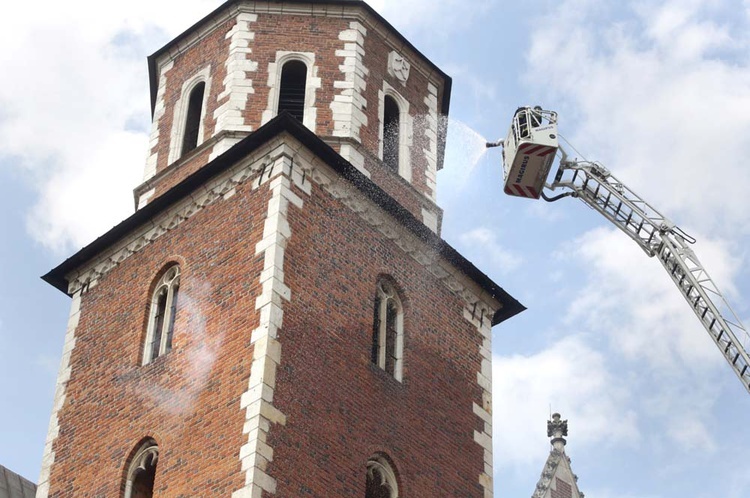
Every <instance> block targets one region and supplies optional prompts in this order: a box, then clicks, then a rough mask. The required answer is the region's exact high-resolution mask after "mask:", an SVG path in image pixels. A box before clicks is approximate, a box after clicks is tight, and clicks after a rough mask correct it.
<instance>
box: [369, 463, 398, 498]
mask: <svg viewBox="0 0 750 498" xmlns="http://www.w3.org/2000/svg"><path fill="white" fill-rule="evenodd" d="M365 498H398V483H397V482H396V473H395V472H394V471H393V469H392V468H391V465H390V464H389V463H388V461H387V460H386V459H385V458H383V457H382V456H376V457H373V458H370V459H369V460H368V461H367V478H366V484H365Z"/></svg>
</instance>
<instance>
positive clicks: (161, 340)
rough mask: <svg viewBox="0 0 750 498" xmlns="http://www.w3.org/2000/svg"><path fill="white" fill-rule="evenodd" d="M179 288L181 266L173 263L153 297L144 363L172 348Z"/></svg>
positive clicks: (158, 284)
mask: <svg viewBox="0 0 750 498" xmlns="http://www.w3.org/2000/svg"><path fill="white" fill-rule="evenodd" d="M179 290H180V267H179V266H178V265H173V266H171V267H169V269H167V271H165V272H164V275H162V277H161V278H160V279H159V282H158V283H157V284H156V288H155V289H154V294H153V295H152V297H151V309H150V311H149V319H148V329H147V331H146V347H145V348H144V351H143V364H144V365H145V364H146V363H149V362H150V361H152V360H155V359H156V358H158V357H159V356H161V355H163V354H164V353H166V352H168V351H169V350H171V349H172V334H173V333H174V321H175V317H176V315H177V296H178V294H179Z"/></svg>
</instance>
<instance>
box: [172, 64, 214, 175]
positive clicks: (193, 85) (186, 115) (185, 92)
mask: <svg viewBox="0 0 750 498" xmlns="http://www.w3.org/2000/svg"><path fill="white" fill-rule="evenodd" d="M210 88H211V68H210V66H208V67H205V68H204V69H203V70H201V71H200V72H199V73H197V74H196V75H194V76H193V77H192V78H190V79H188V80H187V81H185V82H184V83H183V84H182V90H181V92H180V98H179V100H178V101H177V103H176V104H175V106H174V115H173V117H172V133H171V137H170V144H169V157H168V162H169V163H170V164H171V163H173V162H174V161H176V160H178V159H180V158H181V157H182V156H184V155H186V154H188V153H190V152H191V151H192V150H194V149H196V148H197V147H198V146H199V145H201V144H202V143H203V142H204V133H205V132H204V126H203V123H204V121H205V119H206V106H207V105H208V95H209V92H210Z"/></svg>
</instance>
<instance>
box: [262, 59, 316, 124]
mask: <svg viewBox="0 0 750 498" xmlns="http://www.w3.org/2000/svg"><path fill="white" fill-rule="evenodd" d="M317 74H318V67H317V66H316V65H315V53H313V52H288V51H281V50H280V51H277V52H276V60H275V61H273V62H270V63H269V64H268V107H267V108H266V110H264V111H263V116H262V119H261V124H266V123H267V122H269V121H270V120H271V119H273V118H274V117H275V116H277V115H279V114H280V113H281V112H283V111H284V110H287V111H289V112H290V113H291V114H292V115H293V116H294V117H295V118H297V119H299V120H300V121H301V122H302V124H303V125H305V127H306V128H308V129H310V130H312V131H315V124H316V121H317V118H318V110H317V108H316V107H315V98H316V93H317V90H318V88H320V87H321V80H320V78H319V77H318V76H317Z"/></svg>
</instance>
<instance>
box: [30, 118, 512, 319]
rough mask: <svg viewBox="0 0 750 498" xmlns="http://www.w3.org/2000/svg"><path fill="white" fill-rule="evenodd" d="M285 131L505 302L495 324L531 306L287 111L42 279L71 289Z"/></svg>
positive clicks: (501, 301)
mask: <svg viewBox="0 0 750 498" xmlns="http://www.w3.org/2000/svg"><path fill="white" fill-rule="evenodd" d="M283 132H287V133H289V134H290V135H291V136H293V137H294V138H295V139H297V140H299V141H300V142H301V143H302V144H303V145H304V146H305V147H307V148H308V149H309V150H310V151H311V152H313V153H314V154H315V155H317V156H318V157H319V158H320V159H321V160H323V161H324V162H325V163H326V164H328V165H329V166H330V167H331V168H333V169H334V170H335V171H336V172H337V173H338V174H339V175H340V176H342V177H343V178H345V179H346V180H348V181H349V182H351V183H352V184H353V185H354V186H356V187H357V188H358V189H359V190H360V191H362V192H363V193H364V194H365V195H367V196H368V197H369V198H370V199H371V200H372V201H373V202H374V203H375V204H377V205H378V206H379V207H380V208H382V209H383V210H384V211H386V212H387V213H389V214H390V215H391V216H393V217H394V218H396V219H398V220H399V221H400V222H401V223H402V224H403V226H404V227H406V228H407V229H409V230H410V231H411V232H412V233H413V234H414V235H416V236H417V237H418V238H419V239H420V240H422V241H423V242H424V243H426V244H428V245H430V246H431V247H433V248H435V249H436V251H437V253H438V254H439V255H440V256H441V257H443V258H444V259H446V260H447V261H448V262H450V263H451V264H452V265H454V266H455V267H456V268H458V269H460V270H461V271H462V272H463V273H464V274H465V275H467V276H468V277H469V278H471V279H472V280H473V281H474V282H476V283H477V285H479V286H480V287H481V288H482V289H483V290H484V291H485V292H487V293H488V294H489V295H491V296H492V297H494V298H495V299H497V300H498V301H499V302H500V303H502V305H503V307H502V308H501V309H500V310H498V312H497V313H496V314H495V316H494V317H493V320H492V324H493V325H495V324H498V323H500V322H503V321H505V320H507V319H508V318H510V317H512V316H514V315H516V314H518V313H520V312H522V311H524V310H525V309H526V308H525V307H524V306H523V305H522V304H521V303H519V302H518V301H517V300H516V299H515V298H514V297H513V296H511V295H510V294H508V293H507V292H506V291H505V290H503V288H502V287H500V286H499V285H497V284H496V283H495V282H493V281H492V280H491V279H490V278H489V277H488V276H487V275H485V274H484V273H482V272H481V271H480V270H479V269H478V268H477V267H476V266H474V265H473V264H472V263H471V262H470V261H468V260H467V259H466V258H464V257H463V256H462V255H461V254H459V253H458V251H456V250H455V249H454V248H453V247H451V246H450V244H448V243H447V242H445V241H444V240H443V239H441V238H440V237H438V236H437V235H435V233H434V232H432V231H431V230H430V229H429V228H427V227H426V226H425V225H424V224H423V223H422V222H421V221H419V220H418V219H417V218H415V217H414V215H412V214H411V212H409V211H408V210H406V209H405V208H404V207H403V206H402V205H401V204H399V203H398V202H397V201H396V200H395V199H394V198H393V197H391V196H390V195H389V194H388V193H386V192H385V191H384V190H383V189H381V188H380V187H379V186H378V185H376V184H375V183H374V182H373V181H372V180H370V179H369V178H367V177H366V176H365V175H364V174H362V173H361V172H360V171H359V170H357V168H355V167H354V166H352V165H351V164H350V163H349V162H348V161H346V160H345V159H344V158H343V157H341V155H339V153H338V152H336V151H335V150H334V149H332V148H331V147H330V146H329V145H328V144H326V143H325V142H324V141H323V140H321V139H320V138H319V137H318V136H317V135H315V134H314V133H313V132H312V131H310V130H309V129H307V128H306V127H305V126H303V125H302V123H300V122H299V121H298V120H296V119H294V118H293V117H292V116H291V115H290V114H288V113H287V112H284V113H282V114H281V115H280V116H277V117H276V118H274V119H272V120H271V121H269V122H268V123H266V124H265V125H264V126H262V127H260V128H258V129H257V130H256V131H255V132H253V133H251V134H250V135H248V136H247V137H245V138H244V139H243V140H242V141H240V142H239V143H237V144H236V145H235V146H233V147H232V148H230V149H229V150H228V151H226V152H225V153H224V154H222V155H220V156H219V157H217V158H215V159H214V160H213V161H211V162H209V163H208V164H206V165H205V166H203V167H202V168H201V169H199V170H198V171H196V172H195V173H193V174H192V175H190V176H188V177H187V178H185V179H184V180H183V181H182V182H180V183H178V184H177V185H175V186H174V187H172V188H171V189H170V190H168V191H167V192H165V193H164V194H162V195H160V196H159V197H157V198H156V199H154V200H153V201H151V202H150V203H148V204H147V205H146V206H144V207H143V208H141V209H139V210H138V211H136V212H135V213H133V214H132V215H131V216H130V217H128V218H127V219H125V220H124V221H122V222H121V223H120V224H118V225H116V226H114V227H113V228H112V229H110V230H109V231H108V232H107V233H105V234H104V235H102V236H101V237H99V238H97V239H96V240H94V241H93V242H92V243H90V244H89V245H87V246H86V247H84V248H83V249H81V250H80V251H78V252H77V253H76V254H74V255H73V256H71V257H70V258H68V259H66V260H65V261H64V262H63V263H62V264H60V265H59V266H57V267H56V268H54V269H53V270H51V271H50V272H49V273H47V274H46V275H44V276H43V277H42V278H43V279H44V280H45V281H46V282H47V283H49V284H51V285H53V286H55V287H56V288H57V289H59V290H60V291H62V292H65V293H67V288H68V286H67V280H66V278H65V276H66V275H67V274H68V273H70V272H72V271H74V270H75V269H77V268H78V267H80V266H81V265H83V264H85V263H86V262H88V261H89V260H90V259H92V258H94V257H95V256H96V255H97V254H99V253H100V252H102V251H104V250H106V249H107V248H108V247H110V246H111V245H113V244H115V243H116V242H118V241H119V240H120V239H122V238H123V237H124V236H125V235H127V234H128V233H129V232H130V231H132V230H134V229H136V228H137V227H139V226H141V225H143V224H146V223H148V222H149V221H150V220H151V219H152V218H153V217H155V216H157V215H158V214H159V213H161V212H162V211H164V210H166V209H168V208H169V206H171V205H172V204H174V203H175V202H177V201H179V200H180V199H182V198H184V197H185V196H187V195H189V194H190V193H191V192H193V191H194V190H195V189H197V188H198V187H200V186H201V185H203V184H204V183H206V182H207V181H208V180H209V179H210V178H212V177H214V176H216V175H217V174H219V173H221V172H222V171H224V170H226V169H228V168H230V167H232V166H233V165H235V164H236V163H237V162H238V161H240V160H242V159H243V158H245V157H247V156H248V155H249V154H251V153H252V152H253V151H255V150H256V149H258V148H259V147H261V146H262V145H263V144H265V143H267V142H268V141H269V140H271V139H272V138H274V137H276V136H277V135H279V134H281V133H283Z"/></svg>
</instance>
